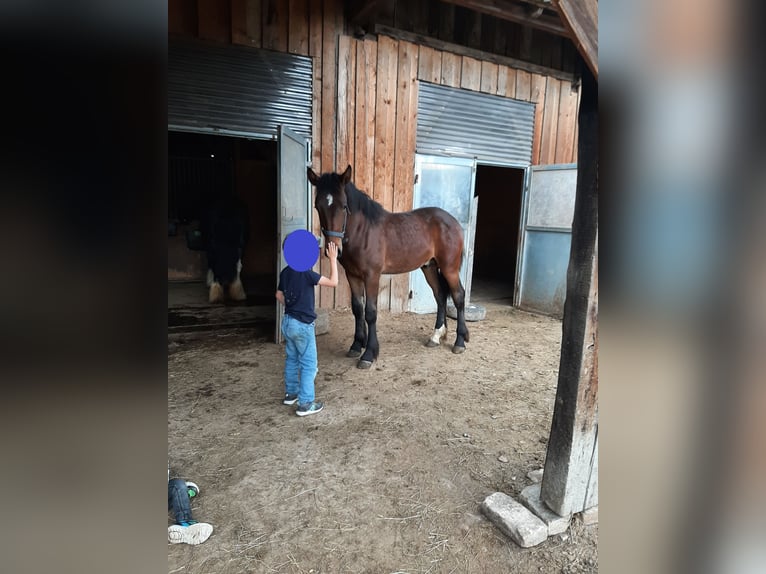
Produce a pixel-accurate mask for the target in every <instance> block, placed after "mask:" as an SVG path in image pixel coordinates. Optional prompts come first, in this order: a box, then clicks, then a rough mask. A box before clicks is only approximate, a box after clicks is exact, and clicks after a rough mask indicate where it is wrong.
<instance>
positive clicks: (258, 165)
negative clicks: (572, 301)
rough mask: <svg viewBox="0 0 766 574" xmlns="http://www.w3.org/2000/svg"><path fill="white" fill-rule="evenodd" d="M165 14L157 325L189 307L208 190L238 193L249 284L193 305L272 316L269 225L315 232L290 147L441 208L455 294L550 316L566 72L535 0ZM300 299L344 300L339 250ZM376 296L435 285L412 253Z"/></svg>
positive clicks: (567, 145)
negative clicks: (165, 313)
mask: <svg viewBox="0 0 766 574" xmlns="http://www.w3.org/2000/svg"><path fill="white" fill-rule="evenodd" d="M168 26H169V40H168V67H169V71H168V152H169V153H168V155H169V171H168V174H169V195H168V218H169V221H168V223H169V225H168V229H169V234H168V235H169V237H168V280H169V282H170V283H169V285H170V287H169V301H170V304H171V306H174V305H175V307H176V309H175V310H176V312H175V313H173V312H171V319H170V326H171V329H188V328H190V325H189V324H190V323H192V322H193V320H191V319H190V318H189V316H188V315H187V316H184V315H183V313H182V312H181V311H179V309H183V308H185V307H187V306H189V305H191V306H193V307H194V306H196V307H197V311H199V310H200V308H202V307H204V305H205V297H204V293H205V292H204V289H202V288H201V287H200V283H201V282H202V281H203V280H204V278H205V272H206V269H205V255H204V252H203V251H201V250H199V248H196V247H195V245H194V238H195V233H196V234H198V233H199V231H198V230H199V225H200V224H199V220H200V216H201V210H203V209H204V206H205V205H206V204H208V203H210V201H212V199H213V198H214V197H216V196H218V195H220V194H222V193H224V194H234V195H236V196H237V197H239V198H241V199H242V200H244V201H245V203H246V204H247V206H248V212H249V218H250V224H251V225H250V228H251V233H250V237H249V243H248V245H247V246H246V248H245V251H244V256H243V261H242V276H243V281H244V284H245V289H246V291H247V295H248V300H247V304H246V306H245V307H240V308H238V309H212V310H209V312H208V314H207V319H208V321H207V322H208V323H209V324H212V325H215V324H216V323H219V322H223V318H222V317H223V316H226V317H227V319H226V321H227V322H229V323H231V321H236V322H239V323H241V324H243V325H245V324H249V325H254V324H260V325H265V326H267V325H268V324H269V323H268V322H269V321H271V325H273V321H274V310H273V305H274V303H273V296H272V295H273V287H274V285H275V283H276V275H277V273H278V268H280V267H281V266H283V260H282V258H281V254H280V246H281V238H282V237H284V236H285V235H286V234H287V233H289V231H291V230H293V229H296V228H300V227H304V228H310V229H312V230H313V232H314V233H315V234H316V235H317V236H318V235H319V222H318V218H317V217H316V214H315V211H314V209H313V207H312V199H311V190H310V189H309V186H308V184H307V182H306V178H305V173H304V172H305V169H304V168H305V165H310V166H311V167H312V168H313V169H314V170H315V171H317V172H318V173H319V172H326V171H336V170H337V171H342V170H343V169H345V167H346V166H347V165H351V166H352V169H353V179H354V182H355V183H356V185H357V186H358V187H359V188H360V189H362V190H364V191H366V192H367V193H368V195H370V196H371V197H372V198H374V199H375V200H376V201H378V202H380V203H381V204H382V205H383V206H384V207H385V208H386V209H388V210H392V211H406V210H409V209H413V208H415V207H420V206H426V205H437V206H440V207H444V208H446V209H447V210H448V211H449V212H450V213H452V214H453V215H455V216H456V217H457V218H458V220H459V221H460V223H461V225H462V226H463V229H464V235H465V242H466V245H465V252H466V253H467V254H468V256H467V257H466V258H465V261H464V263H463V268H462V271H461V274H462V279H463V283H464V285H465V286H466V290H467V297H468V301H469V302H470V301H472V300H473V301H483V300H502V301H504V302H505V303H506V304H509V305H514V306H517V307H519V308H522V309H527V310H532V311H536V312H540V313H545V314H548V315H552V316H556V317H561V316H562V313H563V305H564V298H565V287H566V267H567V262H568V255H569V245H570V241H571V222H572V210H573V205H574V192H575V181H576V173H577V170H576V165H577V145H576V141H577V113H576V112H577V107H578V103H579V99H580V89H579V85H578V83H577V80H576V62H577V49H576V47H575V45H574V43H573V42H572V41H571V40H570V39H569V37H568V31H567V29H566V27H565V26H564V24H563V23H562V21H561V19H560V18H559V17H558V15H557V13H556V11H555V9H554V8H553V6H552V5H551V3H550V2H549V1H547V0H527V1H524V2H513V1H506V2H483V1H466V0H464V1H454V2H442V1H438V0H427V1H420V2H411V1H409V0H378V1H372V2H363V1H346V2H342V1H341V0H316V1H315V0H311V1H308V0H302V1H297V2H296V1H292V0H252V1H249V0H239V1H237V0H232V1H231V2H226V1H210V0H197V1H184V0H174V1H171V2H169V12H168ZM325 264H326V260H323V261H320V262H319V263H318V264H317V268H316V270H317V271H320V272H326V269H325V268H324V265H325ZM317 302H318V305H319V306H320V307H323V308H327V309H339V308H347V307H349V305H350V291H349V288H348V284H347V283H346V281H345V278H344V277H343V271H342V269H341V280H340V285H339V287H338V288H337V289H335V290H333V289H328V288H318V293H317ZM378 308H379V309H380V310H383V311H390V312H393V313H399V312H403V311H410V312H415V313H432V312H434V311H435V302H434V301H433V297H432V296H431V293H430V289H429V288H428V286H427V284H426V282H425V280H424V278H423V276H422V274H421V273H420V272H419V271H416V272H413V273H411V274H409V275H400V276H392V277H385V278H384V279H383V281H382V284H381V289H380V295H379V297H378ZM211 313H212V314H213V315H214V318H212V319H211V318H210V317H211ZM216 313H217V315H215V314H216ZM221 313H227V315H221ZM198 317H199V315H198ZM267 328H268V327H267Z"/></svg>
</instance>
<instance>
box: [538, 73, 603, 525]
mask: <svg viewBox="0 0 766 574" xmlns="http://www.w3.org/2000/svg"><path fill="white" fill-rule="evenodd" d="M582 68H583V82H582V96H581V102H580V111H579V116H578V118H579V137H578V148H579V151H578V154H579V163H578V170H577V195H576V198H575V210H574V219H573V222H572V248H571V252H570V256H569V269H568V271H567V298H566V303H565V304H564V320H563V324H562V340H561V363H560V366H559V379H558V388H557V391H556V404H555V407H554V411H553V422H552V424H551V434H550V438H549V440H548V453H547V456H546V460H545V471H544V473H543V481H542V490H541V498H542V500H543V501H544V502H545V503H546V504H547V505H548V507H550V508H551V510H553V511H554V512H556V513H557V514H559V515H561V516H565V515H568V514H571V513H576V512H580V511H582V510H585V509H586V508H590V507H592V506H596V505H597V504H598V82H597V81H596V79H595V78H594V76H593V74H592V73H591V71H590V69H588V68H587V67H586V66H585V65H584V64H583V66H582Z"/></svg>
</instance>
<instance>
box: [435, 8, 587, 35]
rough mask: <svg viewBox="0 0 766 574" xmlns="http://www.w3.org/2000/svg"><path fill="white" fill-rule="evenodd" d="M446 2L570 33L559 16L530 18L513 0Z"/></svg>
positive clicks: (524, 24) (544, 15) (539, 28)
mask: <svg viewBox="0 0 766 574" xmlns="http://www.w3.org/2000/svg"><path fill="white" fill-rule="evenodd" d="M444 2H447V3H449V4H455V5H456V6H464V7H466V8H468V9H470V10H472V11H473V12H474V13H478V14H488V15H490V16H494V17H495V18H502V19H503V20H510V21H511V22H517V23H519V24H521V25H523V26H528V27H530V28H535V29H538V30H543V31H545V32H548V33H549V34H556V35H558V36H568V35H569V31H568V30H567V29H566V28H565V27H564V25H563V24H562V23H561V21H560V20H559V19H558V17H556V16H549V15H547V14H542V15H541V16H539V17H537V18H530V17H529V14H527V9H526V7H525V6H524V5H523V4H520V3H518V2H514V1H512V0H444ZM594 2H595V0H594Z"/></svg>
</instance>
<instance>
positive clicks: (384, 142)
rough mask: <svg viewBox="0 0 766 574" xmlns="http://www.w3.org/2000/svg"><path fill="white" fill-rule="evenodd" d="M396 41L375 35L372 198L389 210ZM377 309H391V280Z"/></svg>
mask: <svg viewBox="0 0 766 574" xmlns="http://www.w3.org/2000/svg"><path fill="white" fill-rule="evenodd" d="M398 48H399V46H398V42H396V41H395V40H392V39H390V38H387V37H386V36H381V37H379V38H378V79H377V94H376V100H375V123H376V125H375V175H374V177H375V184H374V187H375V200H376V201H378V202H379V203H380V204H381V205H382V206H383V207H385V208H386V209H388V210H389V211H391V210H393V203H394V193H393V186H394V155H395V153H396V101H397V95H398V90H397V85H396V83H397V73H398V57H399V56H398ZM378 308H379V309H390V308H391V280H390V278H386V279H384V280H383V281H381V284H380V293H379V295H378Z"/></svg>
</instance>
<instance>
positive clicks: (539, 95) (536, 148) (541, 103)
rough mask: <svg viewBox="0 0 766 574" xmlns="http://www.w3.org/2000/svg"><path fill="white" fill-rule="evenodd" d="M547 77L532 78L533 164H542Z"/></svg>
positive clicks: (535, 76) (536, 76)
mask: <svg viewBox="0 0 766 574" xmlns="http://www.w3.org/2000/svg"><path fill="white" fill-rule="evenodd" d="M545 87H546V82H545V76H540V75H538V74H535V75H533V76H532V81H531V93H530V97H529V100H530V101H531V102H533V103H534V104H535V119H534V131H533V135H532V164H534V165H537V164H539V163H540V147H541V145H542V139H543V111H544V109H545Z"/></svg>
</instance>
